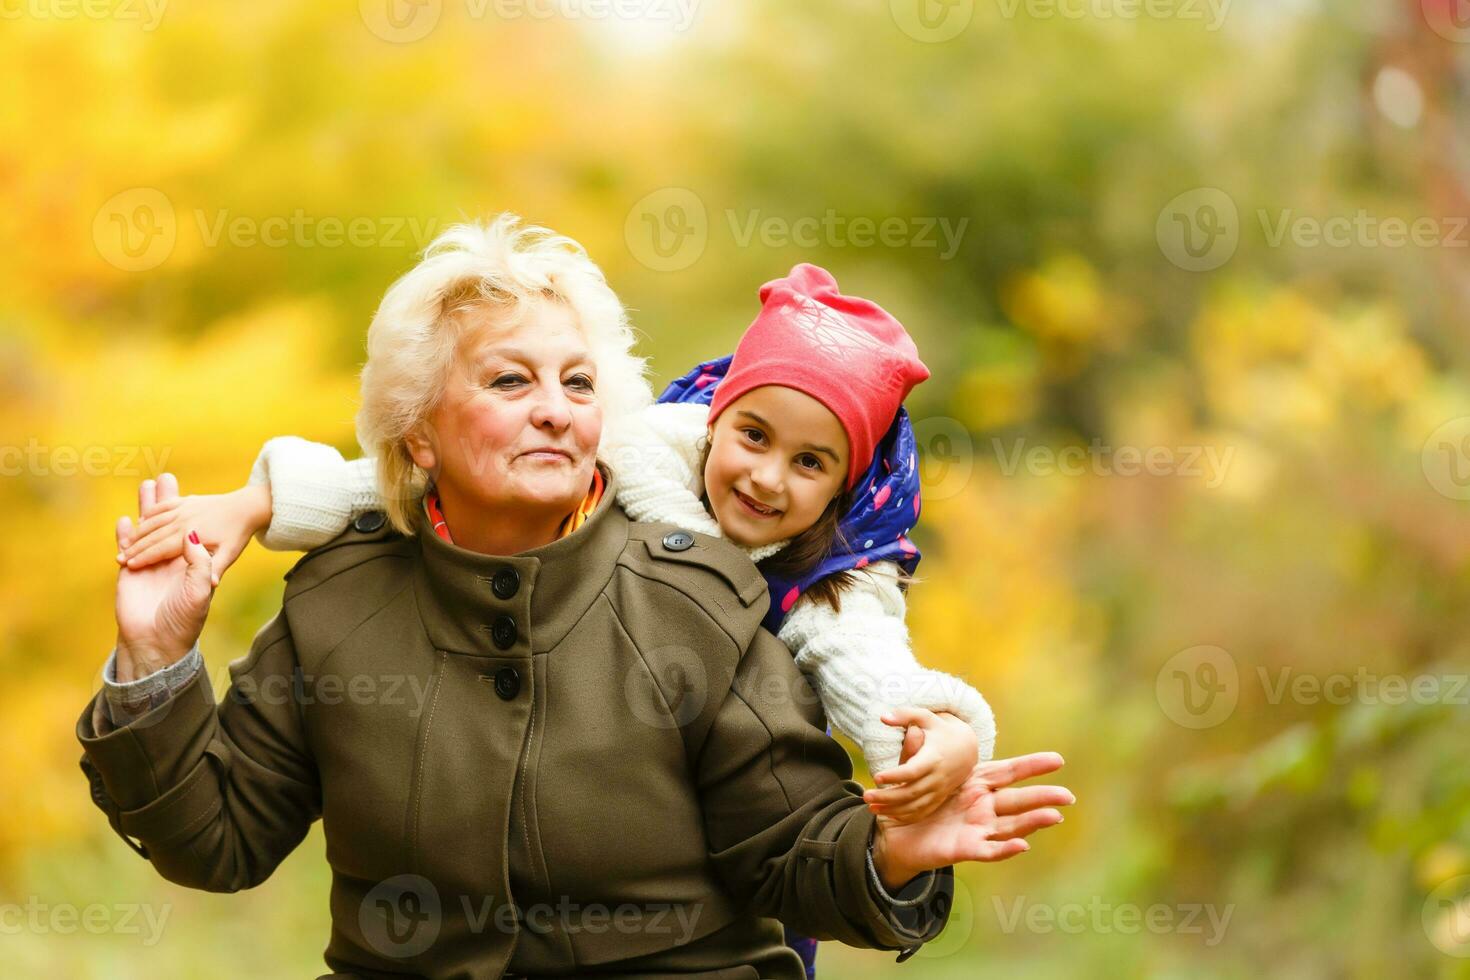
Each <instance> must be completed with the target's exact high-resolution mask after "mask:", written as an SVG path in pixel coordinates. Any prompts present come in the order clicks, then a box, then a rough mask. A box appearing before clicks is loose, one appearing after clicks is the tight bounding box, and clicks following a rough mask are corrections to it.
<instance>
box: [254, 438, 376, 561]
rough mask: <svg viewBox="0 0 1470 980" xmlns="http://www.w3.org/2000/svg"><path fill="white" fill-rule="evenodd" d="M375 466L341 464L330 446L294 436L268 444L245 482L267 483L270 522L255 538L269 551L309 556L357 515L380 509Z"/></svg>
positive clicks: (363, 462)
mask: <svg viewBox="0 0 1470 980" xmlns="http://www.w3.org/2000/svg"><path fill="white" fill-rule="evenodd" d="M376 466H377V464H376V462H375V461H374V460H373V459H371V458H370V457H362V458H360V459H354V460H350V461H349V460H346V459H343V458H342V454H341V453H339V452H337V450H336V449H334V448H332V447H331V446H328V445H325V444H323V443H320V442H310V441H308V440H306V439H302V438H300V437H299V436H277V437H276V438H274V439H270V440H268V441H267V442H266V444H265V445H264V446H262V447H261V449H260V455H259V456H257V457H255V465H254V466H253V467H251V470H250V479H249V481H248V482H249V483H251V484H259V483H268V484H270V490H271V523H270V526H269V527H268V528H266V529H265V530H264V531H262V532H260V533H259V534H258V535H257V538H258V539H259V541H260V543H261V544H263V545H264V546H265V547H267V548H270V549H271V550H273V551H310V550H311V549H312V548H315V547H317V546H319V545H323V544H326V543H327V542H328V541H330V540H332V539H333V538H335V537H336V536H337V535H339V534H341V533H342V532H343V531H345V530H347V525H348V524H349V523H351V521H352V519H353V518H355V517H357V516H358V515H359V514H362V513H364V512H365V511H370V510H381V509H382V508H383V501H382V499H381V498H380V497H379V496H378V483H377V472H376Z"/></svg>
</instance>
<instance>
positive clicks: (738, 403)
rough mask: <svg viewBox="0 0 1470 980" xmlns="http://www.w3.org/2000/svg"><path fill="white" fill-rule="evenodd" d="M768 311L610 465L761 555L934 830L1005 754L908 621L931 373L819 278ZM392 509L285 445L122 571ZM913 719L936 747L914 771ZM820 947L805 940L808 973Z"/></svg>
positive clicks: (849, 724)
mask: <svg viewBox="0 0 1470 980" xmlns="http://www.w3.org/2000/svg"><path fill="white" fill-rule="evenodd" d="M760 300H761V311H760V313H759V315H758V316H757V317H756V319H755V321H754V322H753V323H752V324H751V326H750V328H749V329H748V330H747V331H746V333H745V335H744V336H743V337H742V338H741V340H740V343H739V345H738V346H737V348H736V350H735V353H734V355H733V356H732V357H727V358H721V359H719V360H716V361H711V362H708V363H706V364H701V365H699V366H698V367H697V368H695V369H694V370H693V371H691V372H690V373H689V374H688V375H686V376H685V377H683V378H681V379H679V380H677V381H675V382H674V383H673V384H671V385H670V386H669V387H668V389H667V390H666V391H665V392H664V394H663V395H662V396H661V397H660V399H659V403H658V404H655V405H652V406H650V407H648V408H647V409H645V410H644V411H643V412H642V413H641V414H639V415H637V416H635V417H634V418H632V419H630V420H626V421H618V420H614V421H613V422H612V424H610V425H609V428H608V429H607V431H606V434H605V436H604V443H603V447H602V449H603V458H604V459H605V460H606V462H607V463H608V464H609V466H610V467H611V469H612V470H613V472H614V473H615V475H616V486H617V500H618V503H619V504H621V505H622V507H623V508H624V510H625V511H626V512H627V513H628V516H629V517H631V518H632V519H634V520H637V521H661V522H667V523H671V524H675V525H678V526H679V527H683V528H687V529H689V530H693V531H698V532H700V533H704V534H710V535H715V536H722V537H726V538H728V539H730V540H731V541H732V542H734V543H735V544H738V545H740V546H742V547H743V548H745V549H746V550H747V551H748V552H749V554H750V557H751V559H752V560H753V561H755V562H756V564H757V566H758V567H759V568H760V570H761V572H762V573H763V575H764V576H765V578H766V581H767V583H768V584H769V585H770V590H771V606H770V611H769V613H768V615H767V618H766V626H767V627H769V628H770V629H771V630H772V631H773V632H775V633H776V634H777V636H778V637H779V638H780V639H781V640H782V641H783V642H784V643H786V645H787V646H788V647H790V649H791V651H792V653H793V654H794V655H795V657H796V663H797V665H798V667H800V668H801V669H802V671H803V673H805V674H806V675H807V676H808V677H809V678H810V680H811V681H812V684H813V687H814V689H815V690H816V692H817V693H818V695H819V696H820V698H821V701H822V706H823V708H824V710H825V712H826V715H827V717H828V719H829V720H830V721H831V722H832V724H833V725H834V726H835V727H837V728H838V729H839V730H841V731H843V732H845V733H846V734H847V735H849V736H850V737H851V738H852V739H853V740H854V741H855V742H856V743H857V744H858V745H859V747H860V748H861V750H862V752H863V755H864V757H865V759H866V761H867V763H868V767H869V770H870V772H872V773H873V777H874V781H875V782H876V783H877V784H878V785H879V786H880V787H886V788H880V789H877V790H869V791H868V792H867V793H866V794H865V799H867V801H868V803H869V805H870V806H871V807H872V808H873V809H874V810H875V811H876V812H877V813H879V814H880V815H881V816H883V817H885V818H888V819H893V820H899V821H906V822H907V821H917V820H921V819H923V818H925V817H927V816H928V815H930V814H931V813H932V812H933V811H934V810H936V809H937V808H938V807H939V806H940V805H941V804H942V803H943V802H944V801H945V800H946V799H947V798H948V797H949V795H950V794H951V793H952V792H953V791H954V790H955V789H956V788H957V787H958V786H959V785H960V784H961V783H962V782H963V781H964V779H965V778H966V777H967V776H968V775H969V773H970V771H971V769H973V767H974V765H975V763H976V761H977V758H983V759H989V758H991V756H992V753H993V749H994V743H995V722H994V718H993V717H992V714H991V711H990V707H989V705H987V704H986V702H985V699H984V698H983V697H982V696H981V695H980V693H979V692H978V691H976V690H975V689H974V688H972V687H970V686H969V685H968V684H966V683H965V682H963V681H962V680H960V679H958V678H955V677H952V676H949V675H946V674H942V673H939V672H937V671H932V670H926V669H925V668H923V667H921V666H920V665H919V664H918V662H917V661H916V660H915V658H914V655H913V652H912V650H911V649H910V647H909V642H908V631H907V628H906V627H905V625H904V591H903V590H904V588H905V586H906V584H907V581H908V576H909V575H910V574H911V573H912V571H913V569H914V567H915V565H916V564H917V563H918V559H919V553H918V551H917V549H915V548H914V546H913V545H912V544H911V543H910V542H909V540H908V537H907V534H908V532H909V530H910V529H911V528H912V526H913V524H914V523H915V522H916V521H917V519H918V515H919V479H918V470H917V460H916V458H915V450H914V439H913V432H912V429H911V428H910V426H909V422H908V416H907V414H906V413H905V412H904V410H903V408H902V402H903V400H904V398H905V397H906V396H907V395H908V393H909V391H910V390H912V388H913V387H914V386H915V385H917V384H919V383H920V382H922V381H924V380H925V379H926V378H927V377H928V376H929V372H928V369H927V368H925V366H924V364H923V363H922V362H921V361H920V360H919V357H918V352H917V350H916V349H915V347H914V344H913V342H912V340H911V339H910V338H909V336H908V334H907V332H906V331H905V330H904V328H903V326H902V325H901V324H900V323H899V322H898V321H897V320H895V319H894V318H893V317H892V316H890V315H889V314H888V313H887V312H886V311H884V310H883V309H882V308H881V307H879V306H878V305H877V304H876V303H872V302H870V301H868V300H864V299H860V298H857V297H852V296H844V295H842V294H841V293H839V292H838V290H837V283H836V281H835V280H834V279H833V277H832V276H831V275H830V274H829V273H828V272H827V271H826V270H824V269H821V268H818V267H817V266H814V265H808V264H801V265H798V266H796V267H795V268H794V269H792V271H791V274H790V275H789V276H787V277H785V278H783V279H777V280H774V281H772V282H769V283H766V284H765V285H764V286H762V287H761V290H760ZM495 383H499V379H497V381H496V382H495ZM381 507H382V502H381V501H380V500H379V499H378V494H377V490H376V483H375V477H374V461H373V460H371V459H359V460H356V461H353V462H347V461H345V460H343V459H342V457H341V456H340V454H338V453H337V451H336V450H335V449H333V448H331V447H329V446H325V445H320V444H317V443H310V442H307V441H305V440H302V439H298V438H295V437H289V436H287V437H281V438H277V439H272V440H270V441H269V442H267V443H266V445H265V447H264V448H263V449H262V450H261V453H260V456H259V457H258V458H257V460H256V462H255V466H254V469H253V471H252V473H251V476H250V480H249V483H248V485H247V486H246V487H244V488H243V489H241V490H238V491H235V492H234V493H231V494H224V495H217V496H190V497H183V498H179V499H177V500H175V501H174V502H172V504H170V505H167V506H166V508H165V509H162V510H160V511H159V512H157V513H155V514H153V515H152V516H150V517H148V518H147V519H146V520H144V521H143V522H142V524H141V525H140V526H139V528H138V532H137V534H136V535H135V538H134V541H133V543H132V544H131V546H130V547H129V548H128V550H127V551H126V552H125V553H124V554H123V555H120V556H119V559H120V560H125V561H126V562H127V563H128V564H129V565H130V566H133V567H139V566H143V565H148V564H151V563H153V562H155V561H159V560H162V559H165V558H170V557H172V556H173V555H176V554H178V553H179V550H180V548H181V543H182V538H183V534H184V532H185V531H186V530H187V529H189V528H194V529H196V530H197V532H198V534H199V536H200V537H201V538H202V539H203V541H204V543H205V545H206V546H207V547H209V548H210V550H211V551H214V552H215V555H214V568H215V569H216V574H218V573H220V572H222V571H223V570H224V569H225V568H227V567H228V566H229V564H230V563H231V562H233V561H234V559H235V558H236V557H237V556H238V555H239V553H240V551H241V550H243V548H244V547H245V544H246V543H247V542H248V540H249V538H250V537H251V536H252V535H258V536H259V537H260V540H261V542H262V543H263V544H264V545H265V546H266V547H268V548H274V549H281V550H286V549H297V550H306V549H310V548H314V547H316V546H318V545H321V544H324V543H326V542H327V541H329V540H331V539H332V538H334V537H336V536H337V535H338V534H340V533H341V532H342V531H343V530H345V529H346V528H347V526H348V524H349V523H350V522H352V521H353V520H354V518H355V517H357V516H358V515H359V514H362V513H365V512H368V511H372V510H378V509H381ZM910 726H912V727H913V728H914V729H917V732H916V733H914V735H913V740H912V741H911V742H910V743H909V746H910V750H911V751H912V749H913V747H914V746H915V745H917V751H916V752H914V753H913V754H912V756H911V757H907V758H906V759H905V761H904V762H903V764H902V765H899V762H900V752H901V749H902V748H903V746H904V742H905V733H906V732H907V731H909V729H910ZM920 733H921V736H920ZM813 945H814V944H810V941H807V943H806V944H805V945H799V944H798V943H797V942H793V946H796V948H797V949H798V952H800V953H801V954H802V956H803V959H804V960H806V962H807V966H808V972H809V973H810V972H811V971H812V959H811V957H812V956H814V953H815V950H814V948H812V946H813Z"/></svg>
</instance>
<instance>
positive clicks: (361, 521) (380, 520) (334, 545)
mask: <svg viewBox="0 0 1470 980" xmlns="http://www.w3.org/2000/svg"><path fill="white" fill-rule="evenodd" d="M412 543H413V542H412V539H410V538H408V537H406V536H405V535H403V534H402V533H400V532H399V531H397V530H395V529H394V527H393V525H392V524H391V523H390V522H389V521H388V515H387V514H384V513H383V512H382V511H380V510H371V511H368V512H366V513H363V514H359V515H358V516H357V518H356V519H354V520H353V522H352V523H351V524H349V525H347V529H346V530H345V531H343V532H342V533H341V534H339V535H337V536H336V537H335V538H333V539H332V540H330V541H328V542H327V543H326V544H324V545H321V546H319V547H316V548H313V549H312V550H310V551H308V552H307V553H306V554H305V555H303V556H302V557H301V560H300V561H298V562H297V563H296V564H294V565H292V566H291V568H290V570H289V571H287V572H286V582H287V585H286V598H287V599H290V598H291V597H292V596H294V595H296V594H299V593H300V592H302V591H304V590H306V589H308V588H311V587H312V586H315V585H319V584H321V583H322V582H325V581H326V580H327V579H329V578H332V577H333V576H335V575H338V574H340V573H341V572H345V571H347V570H348V569H350V568H352V567H354V566H356V565H361V564H362V563H363V562H366V561H371V560H372V559H374V558H377V557H379V556H382V555H387V554H393V553H395V552H402V553H403V554H404V555H405V556H407V555H408V554H409V552H408V551H407V550H405V547H404V546H405V544H410V545H411V544H412Z"/></svg>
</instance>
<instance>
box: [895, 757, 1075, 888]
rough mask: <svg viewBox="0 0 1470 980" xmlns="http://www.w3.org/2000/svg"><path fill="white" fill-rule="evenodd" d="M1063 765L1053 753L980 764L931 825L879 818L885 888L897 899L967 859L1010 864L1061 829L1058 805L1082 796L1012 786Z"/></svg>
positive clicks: (1061, 789)
mask: <svg viewBox="0 0 1470 980" xmlns="http://www.w3.org/2000/svg"><path fill="white" fill-rule="evenodd" d="M1061 767H1062V757H1061V756H1060V755H1058V754H1057V753H1055V752H1036V753H1033V754H1031V755H1023V756H1020V757H1018V758H1015V759H997V760H994V761H991V762H982V763H980V764H979V765H977V766H976V767H975V768H974V769H973V770H972V771H971V773H970V776H969V778H968V779H966V780H965V783H964V785H962V786H961V787H960V790H959V792H958V793H955V794H953V795H952V796H950V797H949V798H948V799H946V800H945V801H944V805H943V806H941V807H940V808H939V810H938V811H936V812H935V813H934V814H933V815H932V816H931V817H929V818H928V819H926V820H921V821H919V822H917V823H910V824H900V823H897V822H895V821H893V820H891V819H889V818H888V817H879V818H878V827H877V830H876V831H875V832H874V835H873V865H874V867H876V868H877V869H878V875H879V877H880V878H882V879H883V887H884V888H886V889H888V890H889V891H890V892H893V893H895V894H896V893H897V891H898V889H901V888H902V887H903V886H904V885H905V884H907V883H908V882H909V880H910V879H912V878H913V877H914V876H915V875H917V874H920V873H922V872H924V871H929V870H932V869H934V868H942V867H945V866H946V865H950V864H957V863H959V862H961V861H1004V860H1005V859H1006V858H1009V857H1014V856H1015V855H1017V854H1020V853H1022V852H1023V851H1027V850H1030V848H1031V845H1029V844H1028V843H1026V841H1025V840H1024V838H1025V837H1026V836H1027V835H1029V834H1033V833H1035V832H1036V831H1038V830H1041V829H1042V828H1043V827H1051V826H1054V825H1056V824H1059V823H1061V822H1062V814H1061V811H1059V810H1057V809H1056V807H1059V806H1070V805H1071V804H1073V803H1076V802H1077V798H1076V797H1075V796H1073V795H1072V793H1071V791H1070V790H1068V789H1067V788H1066V787H1065V786H1021V787H1013V786H1012V785H1011V784H1012V783H1016V782H1020V781H1021V780H1024V779H1030V778H1032V777H1033V776H1042V775H1045V774H1046V773H1049V772H1056V771H1057V770H1058V769H1060V768H1061Z"/></svg>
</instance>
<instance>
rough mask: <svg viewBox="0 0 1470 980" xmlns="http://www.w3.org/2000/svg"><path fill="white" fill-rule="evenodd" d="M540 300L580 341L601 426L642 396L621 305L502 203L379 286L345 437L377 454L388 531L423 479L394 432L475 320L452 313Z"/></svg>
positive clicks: (419, 420) (563, 242) (519, 306)
mask: <svg viewBox="0 0 1470 980" xmlns="http://www.w3.org/2000/svg"><path fill="white" fill-rule="evenodd" d="M545 300H550V301H552V302H557V303H563V304H565V305H566V306H567V307H569V308H570V309H571V310H572V312H573V314H574V315H575V317H576V320H577V325H578V327H579V328H580V329H581V332H582V335H583V337H584V338H585V339H586V341H587V344H588V349H589V351H590V352H591V354H592V359H593V362H594V363H595V364H596V366H597V397H598V401H599V403H600V404H601V406H602V409H603V417H604V420H605V422H604V430H605V428H606V426H607V425H608V424H616V423H617V420H618V419H620V418H623V417H626V416H627V415H628V414H629V413H632V412H636V411H638V410H639V409H641V408H643V407H644V406H646V405H647V404H648V403H649V402H650V401H652V392H651V391H650V389H649V386H648V381H647V379H646V377H645V370H646V368H645V363H644V359H643V358H641V357H638V356H636V355H635V354H634V353H633V344H634V340H635V338H634V335H633V329H632V327H631V326H630V325H629V324H628V317H627V313H626V312H625V311H624V309H623V304H622V303H621V302H620V301H619V300H618V298H617V296H616V295H615V294H614V293H613V291H612V289H611V287H609V286H608V284H607V279H606V278H605V277H604V276H603V274H602V270H601V269H599V268H598V267H597V266H596V265H595V264H594V263H593V262H592V260H591V259H590V258H588V256H587V251H586V249H584V248H583V247H582V246H581V245H579V244H578V243H577V242H575V241H573V240H572V239H570V238H567V237H566V236H565V235H558V234H556V233H555V232H552V231H551V230H549V229H547V228H541V227H537V226H534V225H525V226H523V225H522V224H521V219H520V218H519V217H517V216H516V215H514V214H510V213H505V214H501V215H497V216H496V217H495V218H494V219H493V220H491V221H490V222H489V223H478V222H477V223H474V224H461V225H455V226H453V227H451V228H449V229H448V230H446V231H445V232H444V233H443V234H441V235H439V236H438V237H437V238H435V239H434V241H433V242H432V243H430V245H429V247H428V248H427V249H425V250H424V257H423V260H422V261H421V262H419V264H418V265H416V266H415V267H414V268H413V269H411V270H410V271H409V272H407V273H406V274H405V275H404V276H403V277H402V278H400V279H399V280H398V281H397V282H395V283H394V284H393V285H392V286H391V287H389V289H388V292H387V293H386V294H385V295H384V296H383V302H382V304H381V305H379V307H378V312H377V313H376V314H375V315H374V316H373V322H372V325H371V326H370V327H369V328H368V337H367V352H368V356H367V363H366V364H365V365H364V366H363V369H362V405H361V407H360V408H359V409H358V411H357V441H358V442H359V443H360V444H361V445H362V450H363V452H364V453H366V454H367V455H369V456H372V457H374V458H375V459H376V460H377V478H378V492H379V494H380V495H381V496H382V498H383V500H384V501H385V502H386V505H387V510H388V518H389V520H390V521H392V523H393V526H394V527H395V528H397V529H398V530H399V531H402V532H403V533H405V534H412V533H413V531H414V514H413V508H414V507H416V506H418V501H419V500H420V499H421V498H422V496H423V493H424V489H425V486H426V484H427V474H425V472H424V471H423V470H422V469H420V468H419V467H418V466H417V465H415V463H414V462H413V460H412V458H410V456H409V453H408V444H407V441H406V437H407V436H408V435H409V434H410V433H412V432H413V431H415V429H416V428H418V427H419V426H421V425H422V424H423V423H425V422H426V421H427V419H428V416H429V415H430V413H432V412H433V410H434V408H435V407H436V406H437V404H438V402H439V399H440V397H442V395H443V393H444V389H445V385H446V384H447V383H448V379H449V373H450V371H451V369H452V368H453V366H454V361H455V357H456V355H457V352H458V350H459V343H460V339H461V337H462V336H463V335H464V334H465V332H466V331H468V330H470V329H472V328H473V327H475V326H476V324H474V323H472V322H471V321H472V320H475V319H478V318H471V317H466V316H464V314H465V313H468V312H472V311H488V312H490V314H491V315H492V316H494V317H496V318H497V319H502V320H503V322H506V323H512V322H514V321H515V319H516V318H517V317H518V316H519V314H520V313H521V312H523V309H524V307H525V305H526V304H528V303H532V302H537V301H545Z"/></svg>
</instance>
